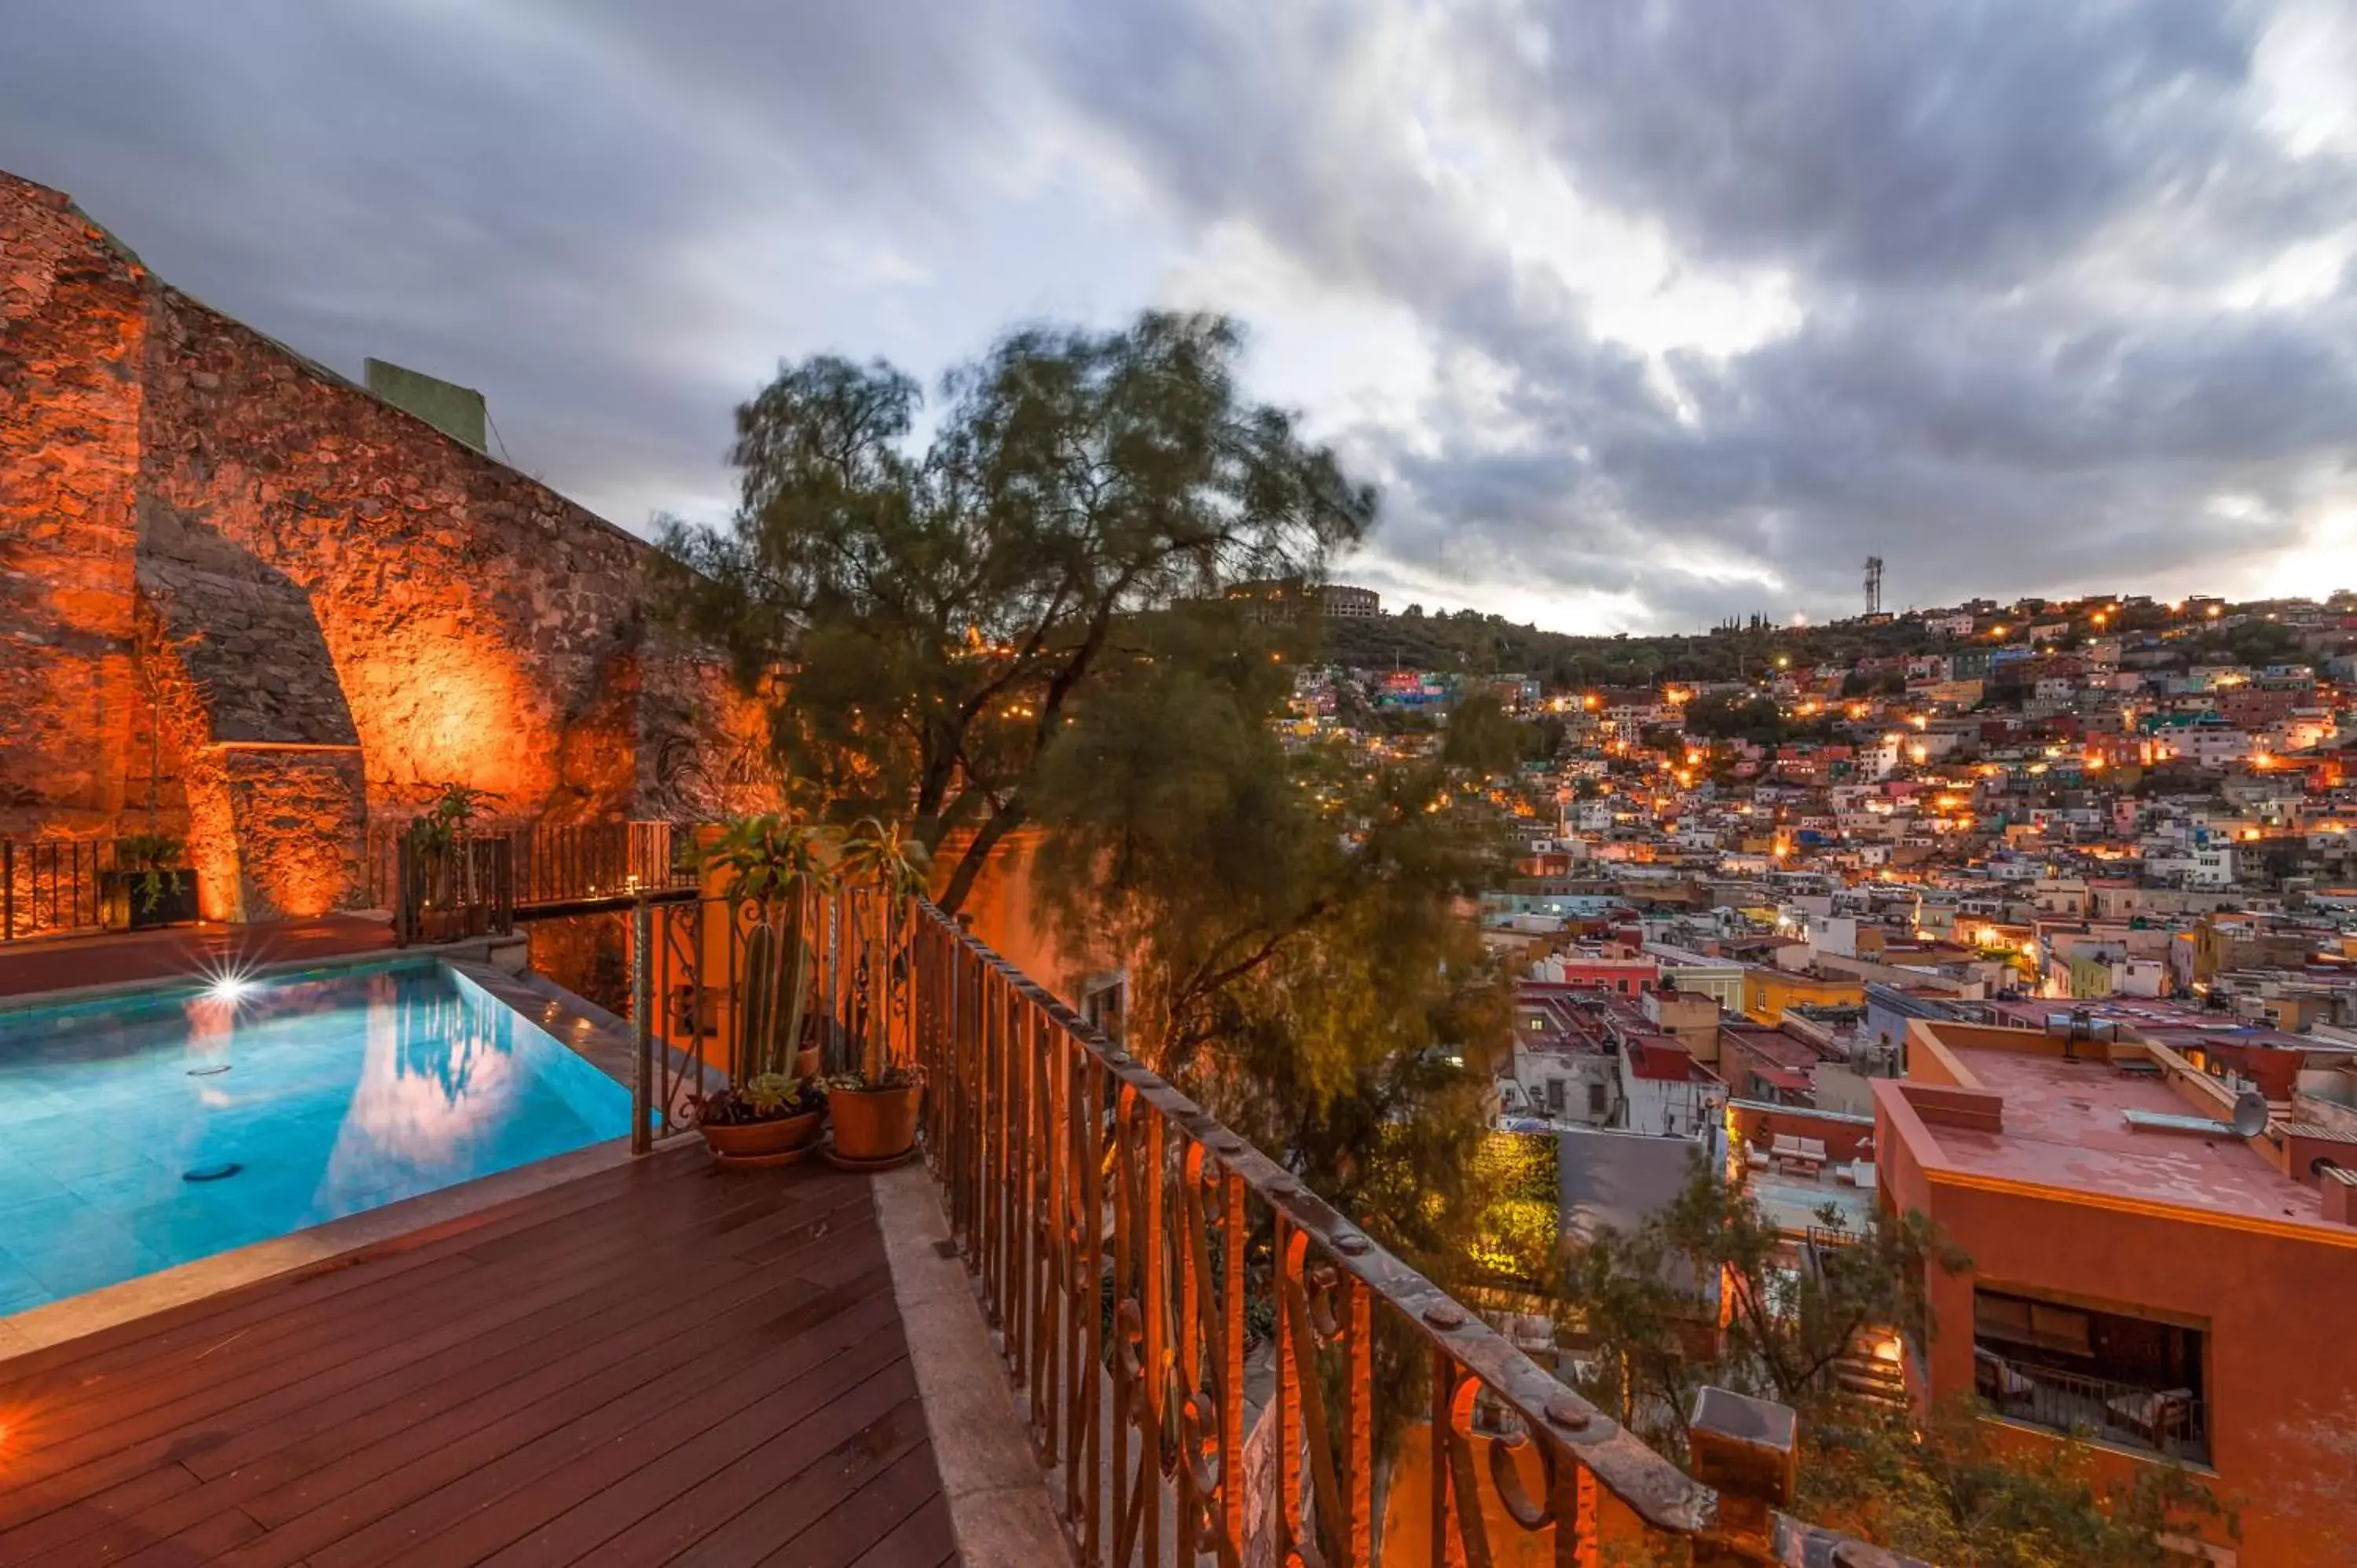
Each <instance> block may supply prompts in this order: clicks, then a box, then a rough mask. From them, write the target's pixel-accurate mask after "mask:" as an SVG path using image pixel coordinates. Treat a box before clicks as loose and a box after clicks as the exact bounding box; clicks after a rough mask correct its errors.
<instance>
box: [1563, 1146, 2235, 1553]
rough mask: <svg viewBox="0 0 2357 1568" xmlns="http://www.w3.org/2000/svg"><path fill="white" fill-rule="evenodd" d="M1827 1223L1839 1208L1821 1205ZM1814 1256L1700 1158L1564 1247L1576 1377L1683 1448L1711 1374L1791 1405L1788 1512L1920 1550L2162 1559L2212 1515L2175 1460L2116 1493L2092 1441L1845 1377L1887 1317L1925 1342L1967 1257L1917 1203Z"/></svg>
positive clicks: (1672, 1449)
mask: <svg viewBox="0 0 2357 1568" xmlns="http://www.w3.org/2000/svg"><path fill="white" fill-rule="evenodd" d="M1836 1220H1837V1216H1836V1215H1835V1212H1834V1211H1833V1210H1832V1209H1831V1208H1830V1207H1828V1208H1827V1209H1826V1210H1825V1211H1824V1213H1823V1214H1822V1215H1821V1216H1820V1223H1834V1222H1835V1221H1836ZM1835 1228H1836V1229H1838V1228H1839V1227H1838V1225H1837V1224H1835ZM1820 1257H1821V1262H1819V1264H1817V1265H1816V1266H1806V1265H1804V1266H1803V1267H1801V1268H1798V1269H1792V1268H1788V1267H1787V1266H1785V1262H1786V1249H1785V1246H1784V1243H1783V1242H1782V1240H1781V1238H1780V1236H1779V1235H1778V1232H1777V1230H1776V1228H1775V1226H1774V1225H1773V1224H1771V1223H1770V1221H1769V1220H1768V1219H1767V1218H1766V1217H1765V1216H1764V1215H1763V1214H1762V1213H1761V1212H1760V1208H1758V1206H1757V1205H1755V1204H1754V1203H1753V1202H1752V1201H1751V1200H1750V1199H1749V1197H1746V1196H1745V1195H1743V1194H1742V1193H1740V1192H1730V1191H1729V1190H1727V1188H1726V1187H1724V1186H1723V1184H1721V1183H1720V1181H1719V1180H1718V1179H1717V1176H1715V1175H1714V1173H1712V1172H1711V1171H1709V1170H1708V1169H1706V1168H1705V1167H1704V1166H1703V1165H1701V1164H1700V1163H1699V1162H1697V1163H1696V1166H1695V1173H1694V1176H1693V1179H1692V1180H1691V1181H1690V1182H1689V1183H1688V1184H1687V1186H1686V1187H1685V1188H1684V1190H1683V1191H1682V1192H1681V1193H1680V1194H1679V1195H1678V1197H1677V1198H1676V1199H1675V1200H1674V1202H1673V1203H1671V1204H1670V1205H1669V1206H1668V1207H1667V1208H1664V1209H1663V1210H1662V1211H1661V1212H1660V1213H1658V1214H1655V1215H1652V1216H1651V1217H1649V1218H1648V1219H1646V1220H1645V1221H1644V1222H1643V1223H1642V1224H1641V1225H1640V1226H1638V1227H1637V1228H1636V1229H1635V1230H1631V1231H1627V1232H1620V1231H1614V1230H1605V1231H1603V1232H1601V1233H1599V1234H1598V1236H1596V1237H1595V1238H1594V1239H1593V1240H1591V1241H1590V1242H1589V1243H1588V1244H1587V1246H1585V1247H1584V1248H1581V1249H1579V1250H1578V1251H1576V1252H1574V1253H1573V1254H1572V1256H1571V1259H1570V1284H1569V1294H1570V1297H1571V1301H1572V1304H1573V1305H1574V1308H1575V1310H1576V1312H1577V1316H1579V1318H1580V1319H1581V1320H1582V1321H1583V1322H1584V1323H1585V1325H1586V1327H1587V1333H1588V1336H1589V1337H1590V1340H1591V1342H1592V1345H1593V1350H1592V1352H1591V1355H1590V1358H1589V1359H1590V1364H1591V1365H1593V1366H1595V1367H1596V1368H1598V1371H1597V1372H1596V1373H1595V1374H1594V1375H1593V1376H1591V1377H1589V1378H1587V1379H1586V1380H1583V1383H1582V1388H1581V1391H1582V1392H1584V1393H1586V1394H1587V1396H1588V1397H1589V1398H1591V1399H1593V1400H1595V1401H1597V1402H1598V1403H1599V1404H1602V1405H1604V1406H1606V1408H1608V1409H1610V1410H1613V1411H1614V1412H1617V1413H1619V1414H1620V1415H1621V1416H1622V1417H1623V1419H1624V1420H1626V1421H1627V1422H1628V1423H1629V1424H1630V1425H1631V1427H1632V1428H1633V1429H1634V1430H1635V1431H1636V1432H1638V1433H1639V1434H1641V1436H1643V1437H1644V1438H1645V1439H1646V1441H1647V1442H1649V1443H1651V1444H1653V1445H1654V1446H1655V1447H1657V1448H1659V1449H1661V1450H1662V1451H1663V1452H1664V1453H1668V1454H1671V1455H1682V1454H1683V1453H1684V1440H1685V1434H1684V1425H1683V1421H1684V1414H1685V1412H1688V1411H1690V1410H1692V1409H1693V1406H1694V1397H1695V1392H1696V1391H1699V1390H1700V1389H1701V1388H1702V1387H1703V1386H1704V1385H1706V1384H1715V1385H1717V1386H1719V1387H1722V1388H1731V1389H1735V1390H1737V1391H1740V1392H1744V1393H1750V1394H1756V1395H1758V1396H1760V1397H1762V1398H1766V1399H1772V1400H1776V1401H1778V1402H1781V1403H1784V1404H1788V1405H1791V1406H1792V1407H1793V1408H1794V1409H1795V1410H1796V1411H1798V1412H1799V1413H1800V1416H1801V1431H1802V1440H1803V1452H1802V1455H1801V1466H1800V1470H1801V1487H1802V1492H1801V1497H1800V1498H1799V1501H1798V1504H1797V1506H1796V1508H1795V1509H1794V1511H1795V1512H1796V1513H1798V1514H1799V1515H1800V1516H1801V1517H1802V1518H1803V1519H1806V1520H1809V1521H1810V1522H1812V1523H1814V1524H1819V1525H1824V1526H1826V1527H1827V1528H1830V1529H1835V1530H1843V1531H1846V1532H1848V1533H1851V1534H1855V1535H1858V1536H1861V1537H1863V1538H1865V1539H1867V1540H1869V1541H1874V1542H1876V1543H1877V1544H1879V1545H1882V1546H1886V1547H1889V1548H1890V1549H1892V1550H1894V1551H1899V1552H1906V1553H1908V1554H1909V1555H1910V1556H1916V1557H1921V1558H1922V1559H1923V1560H1925V1561H1927V1562H1932V1563H1953V1564H1959V1565H1967V1564H1969V1565H1975V1568H2080V1565H2089V1568H2146V1565H2150V1568H2160V1565H2161V1564H2162V1563H2163V1562H2164V1561H2165V1558H2164V1555H2163V1552H2162V1549H2161V1547H2160V1544H2159V1540H2160V1537H2161V1536H2162V1535H2164V1534H2166V1533H2169V1532H2172V1531H2180V1532H2184V1533H2194V1532H2195V1530H2194V1528H2193V1527H2194V1525H2195V1524H2196V1523H2198V1521H2200V1520H2204V1519H2210V1518H2217V1517H2221V1515H2222V1509H2220V1508H2219V1506H2218V1504H2217V1503H2216V1501H2215V1500H2214V1499H2213V1498H2212V1497H2211V1496H2210V1494H2209V1493H2208V1492H2207V1490H2206V1489H2204V1488H2203V1487H2201V1485H2200V1483H2199V1482H2198V1481H2196V1480H2195V1479H2194V1478H2193V1477H2191V1476H2190V1475H2188V1474H2187V1473H2186V1472H2185V1471H2184V1470H2182V1469H2181V1468H2176V1469H2169V1468H2155V1469H2151V1470H2148V1471H2147V1472H2146V1473H2144V1474H2143V1475H2142V1477H2141V1478H2140V1479H2139V1481H2138V1482H2137V1483H2136V1485H2135V1486H2133V1487H2119V1488H2116V1489H2106V1488H2104V1487H2100V1486H2098V1485H2097V1484H2096V1483H2095V1481H2094V1479H2093V1467H2092V1466H2091V1464H2090V1463H2089V1454H2088V1451H2087V1449H2086V1448H2085V1445H2084V1444H2079V1443H2076V1442H2074V1441H2072V1440H2068V1439H2059V1438H2058V1439H2057V1440H2056V1441H2055V1442H2054V1443H2052V1444H2006V1445H2004V1446H2002V1447H2000V1446H1999V1445H1997V1444H1995V1443H1993V1442H1992V1441H1991V1434H1990V1429H1989V1427H1988V1425H1987V1423H1985V1422H1983V1421H1982V1420H1981V1419H1980V1417H1979V1412H1978V1411H1977V1409H1975V1407H1974V1405H1973V1404H1972V1403H1971V1402H1963V1403H1960V1404H1957V1405H1955V1406H1953V1407H1949V1408H1945V1409H1943V1410H1940V1411H1937V1412H1932V1414H1931V1415H1930V1416H1929V1417H1928V1418H1923V1419H1919V1418H1918V1417H1917V1416H1916V1415H1915V1414H1914V1413H1913V1412H1908V1411H1904V1410H1893V1409H1890V1408H1889V1407H1888V1406H1885V1405H1883V1404H1880V1403H1878V1402H1874V1401H1871V1400H1868V1399H1865V1398H1862V1397H1860V1396H1858V1395H1857V1394H1855V1393H1853V1392H1850V1391H1847V1390H1846V1389H1845V1388H1844V1387H1843V1386H1842V1384H1841V1383H1840V1381H1839V1380H1837V1379H1836V1378H1835V1376H1834V1375H1833V1373H1834V1369H1835V1363H1837V1362H1838V1361H1839V1360H1841V1359H1843V1358H1844V1357H1845V1356H1847V1355H1849V1354H1851V1353H1852V1352H1853V1350H1854V1348H1856V1347H1857V1346H1858V1345H1859V1344H1860V1343H1862V1342H1863V1341H1865V1340H1866V1339H1867V1338H1869V1337H1878V1336H1880V1335H1882V1334H1885V1333H1888V1332H1889V1331H1893V1330H1896V1331H1899V1332H1900V1333H1902V1334H1904V1335H1905V1336H1906V1337H1908V1338H1909V1339H1910V1341H1912V1342H1913V1343H1916V1344H1925V1343H1928V1342H1929V1341H1930V1340H1931V1338H1932V1336H1933V1335H1934V1334H1935V1333H1936V1331H1937V1328H1938V1325H1936V1324H1935V1323H1933V1322H1932V1317H1931V1313H1930V1307H1929V1305H1928V1303H1927V1301H1926V1299H1925V1294H1924V1290H1923V1284H1924V1282H1925V1281H1926V1279H1928V1278H1929V1277H1930V1272H1931V1271H1932V1270H1935V1269H1936V1270H1940V1271H1943V1272H1946V1273H1956V1272H1960V1271H1962V1270H1964V1269H1967V1268H1969V1267H1970V1266H1971V1264H1970V1261H1969V1260H1968V1259H1966V1258H1965V1257H1964V1255H1963V1254H1962V1253H1961V1252H1959V1251H1956V1250H1955V1249H1954V1248H1953V1246H1951V1245H1949V1244H1948V1243H1947V1242H1946V1241H1944V1240H1943V1239H1942V1238H1941V1236H1940V1235H1939V1234H1938V1232H1937V1231H1936V1230H1934V1228H1933V1227H1932V1225H1931V1224H1930V1223H1929V1222H1928V1221H1927V1220H1925V1219H1923V1217H1922V1216H1921V1215H1920V1214H1914V1213H1910V1214H1907V1215H1905V1216H1901V1217H1899V1218H1896V1219H1892V1218H1890V1217H1887V1216H1886V1217H1883V1218H1882V1219H1879V1220H1878V1222H1877V1223H1876V1224H1874V1225H1873V1226H1872V1227H1871V1228H1870V1229H1869V1230H1867V1231H1866V1232H1865V1233H1864V1234H1862V1235H1859V1236H1857V1237H1855V1238H1854V1239H1853V1242H1852V1244H1850V1245H1846V1246H1837V1247H1832V1248H1827V1249H1824V1250H1822V1251H1821V1254H1820ZM1713 1283H1715V1284H1716V1286H1717V1293H1718V1294H1717V1296H1716V1297H1714V1296H1713V1295H1712V1294H1710V1292H1709V1290H1708V1288H1707V1287H1709V1286H1711V1285H1712V1284H1713ZM1722 1316H1723V1317H1724V1322H1723V1325H1722V1326H1720V1327H1719V1328H1718V1329H1717V1332H1716V1333H1714V1332H1713V1331H1712V1326H1713V1325H1714V1324H1720V1323H1721V1319H1722Z"/></svg>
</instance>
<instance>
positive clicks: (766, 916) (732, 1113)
mask: <svg viewBox="0 0 2357 1568" xmlns="http://www.w3.org/2000/svg"><path fill="white" fill-rule="evenodd" d="M705 864H706V865H708V866H710V867H712V868H714V869H716V870H719V871H721V872H723V873H725V874H726V876H727V897H728V907H729V912H730V918H732V919H742V918H746V917H747V915H748V913H749V916H750V918H751V922H752V923H751V925H750V926H749V928H748V929H747V931H746V933H745V950H744V961H743V962H744V967H743V970H742V972H741V975H742V982H741V984H740V986H739V988H738V992H737V997H736V998H735V1005H734V1006H733V1007H732V1008H731V1009H730V1014H731V1016H730V1022H731V1024H732V1025H733V1027H732V1028H731V1030H730V1038H729V1063H728V1068H729V1079H730V1082H731V1083H732V1085H734V1086H735V1087H734V1088H733V1089H731V1090H724V1091H722V1093H721V1094H719V1095H716V1096H713V1097H711V1098H709V1099H707V1100H706V1101H704V1102H703V1103H702V1104H701V1105H700V1106H699V1108H698V1114H697V1124H698V1126H699V1127H701V1128H702V1129H703V1131H704V1133H705V1144H706V1145H707V1146H708V1147H710V1148H711V1150H712V1152H713V1155H714V1156H715V1157H716V1158H721V1159H723V1160H724V1162H726V1161H727V1160H728V1159H729V1158H730V1157H731V1156H732V1155H735V1156H737V1158H738V1159H739V1161H740V1163H741V1157H742V1155H743V1154H744V1153H745V1152H747V1151H748V1149H750V1146H751V1145H754V1144H761V1143H762V1142H763V1141H764V1140H767V1141H768V1143H769V1144H770V1145H771V1146H769V1147H767V1148H765V1149H754V1150H751V1152H753V1153H755V1154H757V1155H782V1154H786V1153H789V1152H791V1151H794V1150H798V1149H802V1148H804V1147H805V1146H806V1145H807V1144H809V1143H810V1142H811V1141H812V1140H813V1139H814V1138H815V1137H816V1136H817V1129H818V1122H817V1115H818V1112H820V1111H821V1110H823V1108H824V1106H825V1101H824V1099H823V1098H822V1097H820V1096H819V1094H818V1091H817V1090H816V1089H815V1088H814V1086H813V1085H812V1082H811V1079H812V1074H813V1072H814V1071H815V1070H816V1068H817V1065H818V1064H817V1055H818V1053H817V1050H816V1049H815V1047H811V1046H809V1045H807V1044H806V1041H807V1036H808V1034H809V1027H808V1025H809V1019H810V1011H811V1007H810V1003H811V977H812V973H813V970H814V969H815V967H816V956H817V955H816V953H815V951H814V950H813V945H812V942H811V937H810V931H811V925H812V921H811V913H812V906H813V902H814V900H815V899H816V897H818V896H819V895H820V894H822V893H823V892H825V891H827V890H828V889H829V888H830V887H831V886H832V885H833V875H832V873H831V872H830V870H829V868H828V866H827V865H826V861H825V857H824V855H823V853H822V846H821V843H820V840H819V835H818V833H817V832H816V831H815V830H814V829H813V828H811V827H809V826H806V825H804V824H802V823H799V822H790V821H788V820H786V819H785V818H782V817H779V816H775V815H770V816H759V817H748V818H746V819H744V820H743V821H741V822H736V823H733V824H731V825H730V827H729V828H728V830H727V831H726V832H725V833H723V834H722V835H721V836H720V838H719V840H718V842H717V843H715V844H714V845H713V848H712V852H711V854H710V855H709V856H708V857H707V859H706V862H705ZM757 1086H759V1094H758V1098H757V1096H756V1088H757ZM787 1086H792V1089H791V1093H789V1092H787ZM765 1163H771V1164H783V1163H785V1162H784V1161H783V1160H781V1159H780V1160H767V1161H766V1162H765Z"/></svg>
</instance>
